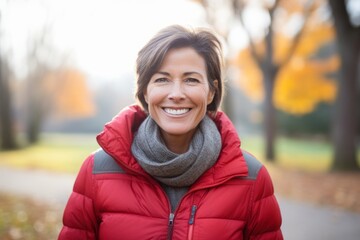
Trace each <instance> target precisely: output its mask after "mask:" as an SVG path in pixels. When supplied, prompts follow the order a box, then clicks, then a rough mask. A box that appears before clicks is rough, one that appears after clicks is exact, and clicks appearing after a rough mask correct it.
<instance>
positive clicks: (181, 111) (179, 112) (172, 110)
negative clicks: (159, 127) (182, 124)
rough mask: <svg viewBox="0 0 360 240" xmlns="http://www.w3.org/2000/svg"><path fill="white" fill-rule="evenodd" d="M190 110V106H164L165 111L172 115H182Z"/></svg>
mask: <svg viewBox="0 0 360 240" xmlns="http://www.w3.org/2000/svg"><path fill="white" fill-rule="evenodd" d="M190 110H191V109H190V108H177V109H175V108H164V111H165V112H166V113H168V114H171V115H182V114H185V113H187V112H189V111H190Z"/></svg>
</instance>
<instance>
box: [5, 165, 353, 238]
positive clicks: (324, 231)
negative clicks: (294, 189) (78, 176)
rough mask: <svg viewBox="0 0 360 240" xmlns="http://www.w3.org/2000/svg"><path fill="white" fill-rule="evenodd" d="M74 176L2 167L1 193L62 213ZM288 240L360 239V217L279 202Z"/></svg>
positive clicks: (286, 200) (300, 203)
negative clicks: (25, 198) (55, 206)
mask: <svg viewBox="0 0 360 240" xmlns="http://www.w3.org/2000/svg"><path fill="white" fill-rule="evenodd" d="M74 180H75V175H73V174H63V173H53V172H47V171H43V170H19V169H13V168H7V167H0V192H6V193H11V194H16V195H21V196H26V197H31V198H33V199H35V200H38V201H43V202H44V203H47V204H54V205H57V206H58V207H60V209H61V210H63V208H64V207H65V204H66V202H67V199H68V197H69V195H70V193H71V191H72V186H73V184H74ZM278 199H279V204H280V208H281V211H282V217H283V225H282V231H283V234H284V239H285V240H304V239H311V240H335V239H336V240H338V239H341V240H357V239H360V214H357V213H351V212H348V211H343V210H341V209H335V208H331V207H320V206H315V205H312V204H308V203H302V202H297V201H293V200H289V199H286V198H281V197H280V198H278Z"/></svg>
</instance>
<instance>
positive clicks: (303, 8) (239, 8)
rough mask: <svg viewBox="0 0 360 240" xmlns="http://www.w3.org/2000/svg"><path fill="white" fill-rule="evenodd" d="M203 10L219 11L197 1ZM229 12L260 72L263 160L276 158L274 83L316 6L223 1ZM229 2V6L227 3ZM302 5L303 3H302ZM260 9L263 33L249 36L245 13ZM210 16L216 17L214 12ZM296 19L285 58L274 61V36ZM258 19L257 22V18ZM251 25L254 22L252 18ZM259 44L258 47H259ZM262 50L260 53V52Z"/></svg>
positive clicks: (277, 0) (203, 2) (309, 3)
mask: <svg viewBox="0 0 360 240" xmlns="http://www.w3.org/2000/svg"><path fill="white" fill-rule="evenodd" d="M200 2H201V3H202V4H203V5H204V6H205V7H206V8H211V9H213V11H219V8H214V7H213V6H214V4H215V2H216V1H215V0H213V1H211V0H207V1H205V0H203V1H200ZM225 2H226V4H224V5H226V6H227V5H229V6H230V8H231V9H232V13H233V19H234V21H238V22H240V23H241V24H242V26H243V28H244V29H245V32H246V33H247V36H248V40H249V41H248V43H249V49H250V53H251V57H252V59H253V60H254V62H255V63H256V64H257V66H258V68H259V70H260V73H261V75H262V77H263V84H262V86H263V88H264V93H265V99H264V133H265V157H266V158H267V159H268V160H274V159H275V150H274V145H275V137H276V125H277V124H276V111H275V107H274V102H273V101H274V89H275V81H276V79H277V76H278V74H279V72H280V70H281V69H282V68H283V67H284V66H285V65H287V64H288V62H289V61H290V59H291V57H292V56H293V53H294V52H295V50H296V48H297V45H298V43H299V41H300V39H301V36H302V34H303V30H304V28H305V26H306V22H307V21H308V19H309V16H310V15H311V13H312V12H313V10H314V9H316V4H315V3H314V4H313V3H312V2H310V1H307V2H304V1H301V0H299V1H296V2H295V1H280V0H274V1H262V0H258V1H249V0H229V1H225ZM217 3H218V4H223V3H224V1H217ZM229 3H230V4H229ZM304 3H305V4H304ZM254 6H255V7H256V8H257V9H261V12H262V13H261V16H260V18H262V19H263V18H264V17H265V19H267V20H268V21H267V25H266V26H265V29H263V31H262V33H263V34H262V37H259V36H256V37H254V36H253V35H252V34H251V31H250V29H249V28H250V27H249V25H248V24H247V23H248V22H247V21H245V19H244V16H243V15H244V12H247V10H249V9H250V8H251V7H254ZM213 15H216V14H214V13H213ZM294 18H297V20H298V21H297V22H298V23H300V24H298V25H296V26H295V27H293V29H295V30H296V31H294V32H293V34H292V35H291V41H289V42H291V45H290V46H289V47H288V49H287V51H286V54H285V56H284V57H283V58H282V59H276V52H277V50H276V49H275V48H274V46H275V41H276V35H277V33H279V32H281V31H282V27H284V23H286V22H290V20H293V19H294ZM257 20H258V19H257ZM252 22H258V21H254V19H252ZM259 43H261V44H259ZM259 45H261V46H262V49H260V50H259V49H257V47H256V46H259ZM261 50H262V51H261Z"/></svg>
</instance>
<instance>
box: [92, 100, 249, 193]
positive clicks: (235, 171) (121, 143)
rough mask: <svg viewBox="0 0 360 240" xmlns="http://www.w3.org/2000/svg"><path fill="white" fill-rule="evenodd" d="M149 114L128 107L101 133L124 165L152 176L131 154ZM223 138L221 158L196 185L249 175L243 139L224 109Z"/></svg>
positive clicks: (101, 139)
mask: <svg viewBox="0 0 360 240" xmlns="http://www.w3.org/2000/svg"><path fill="white" fill-rule="evenodd" d="M146 117H147V114H146V113H145V112H144V111H143V110H142V109H141V108H140V107H139V106H137V105H131V106H129V107H126V108H124V109H123V110H122V111H121V112H120V113H119V114H118V115H117V116H115V117H114V118H113V119H112V120H111V121H110V122H109V123H107V124H105V127H104V130H103V131H102V132H101V133H100V134H99V135H98V136H97V141H98V143H99V145H100V146H101V147H102V148H103V149H104V151H105V152H107V153H108V154H110V155H111V156H112V157H113V158H114V159H115V160H116V161H117V162H118V163H119V164H120V165H121V166H122V167H124V168H126V169H127V170H128V171H131V172H135V173H138V174H141V175H148V174H147V173H146V172H145V171H144V170H143V169H142V168H141V166H140V165H139V164H138V163H137V161H136V159H135V158H134V157H133V156H132V154H131V143H132V141H133V137H134V133H135V132H136V131H137V129H138V128H139V126H140V124H141V123H142V121H144V119H145V118H146ZM213 120H214V122H215V124H216V126H217V127H218V129H219V131H220V135H221V140H222V150H221V153H220V156H219V159H218V161H217V162H216V163H215V165H214V166H213V167H211V168H210V169H209V170H207V171H206V172H205V173H204V174H203V175H202V176H201V177H200V178H199V179H198V180H197V181H196V182H195V184H194V186H193V187H199V186H203V185H216V184H218V183H221V182H224V181H226V180H227V179H229V178H231V177H234V176H247V173H248V169H247V165H246V162H245V160H244V158H243V155H242V152H241V150H240V139H239V138H238V135H237V132H236V130H235V127H234V125H233V124H232V123H231V121H230V119H229V118H228V117H227V116H226V115H225V113H223V112H218V113H217V114H216V116H215V117H214V118H213Z"/></svg>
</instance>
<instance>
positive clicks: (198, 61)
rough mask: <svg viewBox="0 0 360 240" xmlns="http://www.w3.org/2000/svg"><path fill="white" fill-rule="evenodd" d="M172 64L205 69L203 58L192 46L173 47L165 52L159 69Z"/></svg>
mask: <svg viewBox="0 0 360 240" xmlns="http://www.w3.org/2000/svg"><path fill="white" fill-rule="evenodd" d="M174 66H177V67H187V68H190V69H192V68H193V69H198V70H202V71H205V70H206V64H205V59H204V58H203V57H202V56H201V55H200V54H198V53H197V52H196V50H195V49H194V48H192V47H183V48H173V49H170V50H169V51H168V52H167V53H166V54H165V57H164V60H163V62H162V63H161V65H160V70H161V69H164V68H168V67H174Z"/></svg>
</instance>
